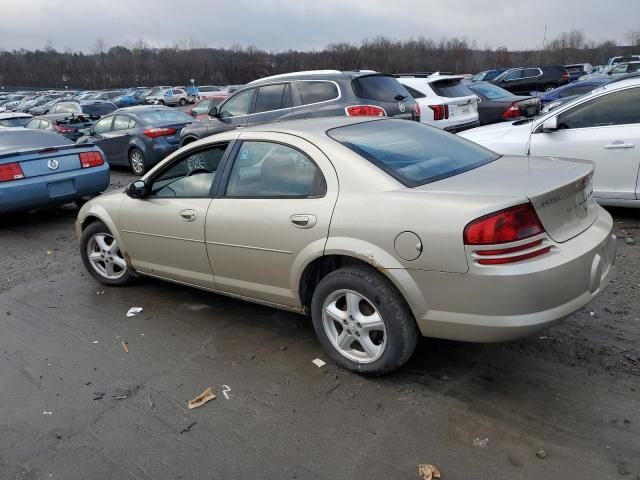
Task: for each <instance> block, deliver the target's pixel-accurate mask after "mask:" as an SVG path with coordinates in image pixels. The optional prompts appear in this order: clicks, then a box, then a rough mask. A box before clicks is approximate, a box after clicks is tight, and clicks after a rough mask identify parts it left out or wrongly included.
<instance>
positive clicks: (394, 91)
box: [351, 75, 409, 102]
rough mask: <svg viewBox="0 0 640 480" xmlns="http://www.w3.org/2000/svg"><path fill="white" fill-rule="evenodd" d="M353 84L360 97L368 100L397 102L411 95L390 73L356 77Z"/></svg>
mask: <svg viewBox="0 0 640 480" xmlns="http://www.w3.org/2000/svg"><path fill="white" fill-rule="evenodd" d="M351 84H352V85H353V90H354V92H355V94H356V95H357V96H358V97H360V98H365V99H368V100H378V101H381V102H395V101H399V100H404V99H405V98H407V97H408V96H409V92H407V90H406V89H405V88H404V87H403V86H402V85H400V82H398V80H396V79H395V78H394V77H391V76H389V75H365V76H362V77H358V78H355V79H354V80H353V81H352V82H351Z"/></svg>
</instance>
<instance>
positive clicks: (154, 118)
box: [137, 108, 193, 125]
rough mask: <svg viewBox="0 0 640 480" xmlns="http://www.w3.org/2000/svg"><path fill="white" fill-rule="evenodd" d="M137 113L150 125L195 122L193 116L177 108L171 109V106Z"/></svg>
mask: <svg viewBox="0 0 640 480" xmlns="http://www.w3.org/2000/svg"><path fill="white" fill-rule="evenodd" d="M137 115H138V117H139V118H141V119H142V120H143V121H144V122H145V123H148V124H150V125H161V124H165V123H166V124H170V123H187V122H188V123H191V122H193V118H192V117H190V116H189V115H187V114H186V113H183V112H180V111H176V110H170V109H169V108H167V109H162V110H151V111H149V112H142V113H138V114H137Z"/></svg>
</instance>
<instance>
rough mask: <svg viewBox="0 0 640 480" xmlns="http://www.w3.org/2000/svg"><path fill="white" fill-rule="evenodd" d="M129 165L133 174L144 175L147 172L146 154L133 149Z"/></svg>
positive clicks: (130, 153)
mask: <svg viewBox="0 0 640 480" xmlns="http://www.w3.org/2000/svg"><path fill="white" fill-rule="evenodd" d="M129 165H130V166H131V170H132V171H133V173H135V174H136V175H144V174H145V172H146V171H147V165H146V162H145V159H144V153H142V151H141V150H139V149H137V148H132V149H131V151H130V152H129Z"/></svg>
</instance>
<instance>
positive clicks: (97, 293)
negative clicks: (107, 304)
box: [96, 290, 104, 295]
mask: <svg viewBox="0 0 640 480" xmlns="http://www.w3.org/2000/svg"><path fill="white" fill-rule="evenodd" d="M103 293H104V290H98V291H97V292H96V295H102V294H103Z"/></svg>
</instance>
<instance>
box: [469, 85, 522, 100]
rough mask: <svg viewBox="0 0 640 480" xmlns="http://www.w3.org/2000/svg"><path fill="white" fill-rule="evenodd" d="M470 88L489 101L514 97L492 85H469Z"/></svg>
mask: <svg viewBox="0 0 640 480" xmlns="http://www.w3.org/2000/svg"><path fill="white" fill-rule="evenodd" d="M469 88H470V89H471V90H473V91H474V92H476V93H479V94H480V95H482V96H483V97H486V98H488V99H489V100H498V99H500V98H506V97H510V96H511V95H513V94H512V93H511V92H508V91H507V90H505V89H504V88H500V87H497V86H495V85H492V84H490V83H474V84H472V85H469Z"/></svg>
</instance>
